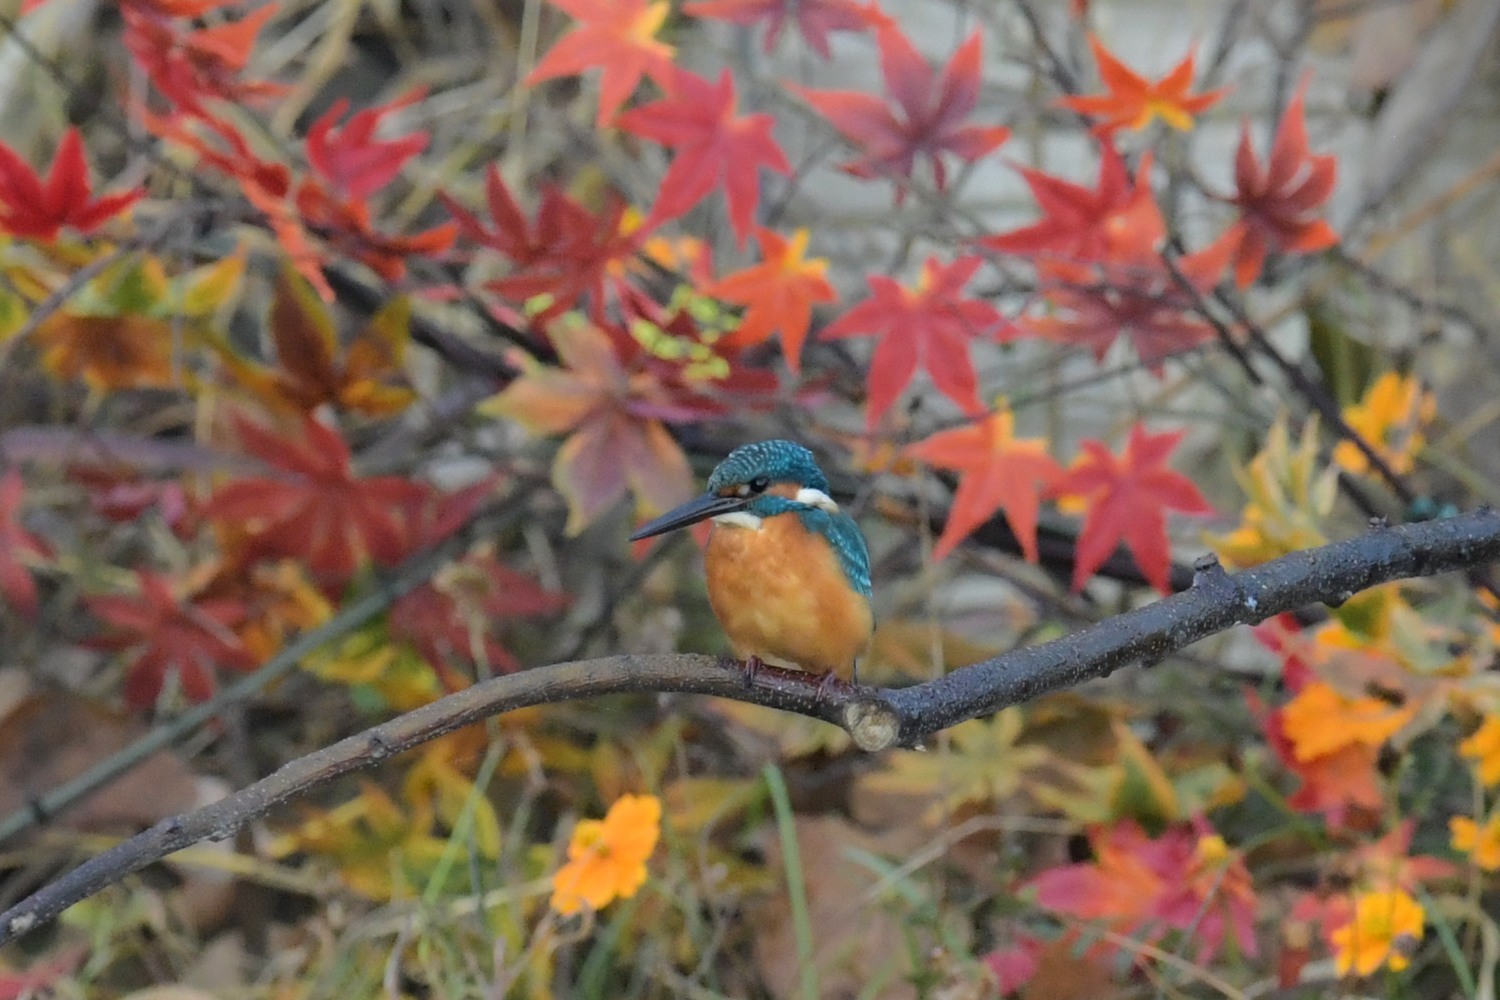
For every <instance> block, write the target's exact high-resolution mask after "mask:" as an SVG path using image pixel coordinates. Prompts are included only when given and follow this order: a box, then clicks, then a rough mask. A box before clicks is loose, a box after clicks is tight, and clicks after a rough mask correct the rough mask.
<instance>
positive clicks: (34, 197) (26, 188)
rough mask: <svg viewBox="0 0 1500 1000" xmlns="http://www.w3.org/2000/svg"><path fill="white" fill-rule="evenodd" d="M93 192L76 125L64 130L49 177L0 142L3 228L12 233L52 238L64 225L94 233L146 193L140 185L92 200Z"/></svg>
mask: <svg viewBox="0 0 1500 1000" xmlns="http://www.w3.org/2000/svg"><path fill="white" fill-rule="evenodd" d="M92 193H93V185H92V184H90V183H89V165H88V161H87V160H85V159H84V155H83V139H82V137H81V136H80V135H79V133H78V129H76V128H70V129H68V130H67V131H66V132H65V133H63V137H62V142H60V143H58V146H57V153H56V154H55V155H54V156H53V158H52V168H51V170H49V171H48V172H47V179H46V180H45V181H43V180H42V178H41V177H39V176H38V175H37V173H36V171H34V170H32V169H31V165H30V164H29V163H27V162H26V161H25V160H23V159H22V158H21V157H20V156H18V155H17V154H16V152H15V150H13V149H11V148H10V147H9V146H7V145H5V144H4V143H0V229H4V230H5V231H6V232H7V233H10V234H11V235H12V236H22V237H29V238H31V239H38V240H48V241H50V240H54V239H56V238H57V233H58V231H59V230H60V229H62V228H63V227H64V226H72V227H73V228H74V229H76V230H78V231H79V232H81V233H88V232H92V231H93V230H95V229H98V228H99V227H100V226H102V225H103V224H104V223H105V222H107V221H108V220H109V219H111V218H113V217H114V216H116V215H118V214H120V213H121V212H123V211H125V209H127V208H129V207H130V206H131V205H132V204H134V203H135V201H136V200H137V199H138V198H140V197H141V196H142V195H144V194H145V192H144V191H142V190H138V189H137V190H132V191H122V192H120V193H119V194H111V195H106V196H104V197H102V198H99V199H96V200H92V201H91V200H90V198H89V196H90V195H91V194H92Z"/></svg>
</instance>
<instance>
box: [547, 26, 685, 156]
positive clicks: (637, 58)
mask: <svg viewBox="0 0 1500 1000" xmlns="http://www.w3.org/2000/svg"><path fill="white" fill-rule="evenodd" d="M551 3H552V5H553V6H554V7H560V8H562V9H563V10H565V11H567V12H568V14H569V15H571V16H572V17H573V18H574V19H575V20H576V21H578V22H579V24H578V26H577V27H575V28H574V29H573V30H572V31H570V32H569V33H568V34H566V35H564V36H563V38H562V40H561V41H559V42H558V43H557V44H556V45H554V46H553V47H552V49H551V51H549V52H548V53H547V54H546V56H544V57H543V58H542V61H541V62H539V63H537V65H536V68H535V69H533V70H532V71H531V74H530V75H529V76H527V77H526V85H527V86H528V87H530V86H534V85H535V84H537V83H540V82H541V81H543V80H550V79H552V78H553V77H557V76H572V75H574V74H575V73H582V72H584V71H586V70H590V69H599V70H602V71H603V72H602V73H601V75H600V78H599V114H598V117H597V119H596V120H595V123H596V124H597V125H598V127H599V128H604V127H605V126H606V125H608V124H609V123H610V121H611V120H612V119H613V118H614V116H615V112H617V111H619V110H620V106H621V105H623V104H624V103H625V102H626V101H627V100H628V99H629V98H630V95H631V93H632V92H633V91H634V90H635V88H636V86H637V85H638V84H639V83H640V82H641V77H643V76H649V77H651V79H653V80H655V81H656V83H657V85H658V86H659V87H661V88H662V89H663V90H667V91H670V90H671V88H672V72H673V66H672V55H673V49H672V46H670V45H668V44H666V43H665V42H659V41H657V40H656V33H657V32H658V31H659V30H661V26H662V23H663V22H665V21H666V19H667V14H668V12H669V10H670V7H671V5H670V4H668V3H666V2H665V0H663V2H660V3H647V2H646V0H551Z"/></svg>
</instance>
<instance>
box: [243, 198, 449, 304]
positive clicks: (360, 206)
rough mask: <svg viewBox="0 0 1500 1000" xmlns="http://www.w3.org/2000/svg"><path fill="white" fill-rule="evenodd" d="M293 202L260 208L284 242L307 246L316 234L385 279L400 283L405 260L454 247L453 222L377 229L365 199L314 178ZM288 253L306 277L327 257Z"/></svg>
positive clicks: (323, 284)
mask: <svg viewBox="0 0 1500 1000" xmlns="http://www.w3.org/2000/svg"><path fill="white" fill-rule="evenodd" d="M293 201H294V203H295V207H296V212H295V213H290V212H287V211H285V210H284V209H283V210H278V209H277V208H274V207H271V206H265V207H263V208H262V210H264V211H266V213H267V219H268V221H269V222H270V223H271V227H272V228H273V229H274V230H275V231H276V233H277V235H278V236H281V237H284V239H283V246H296V245H299V244H301V245H304V246H306V245H307V243H308V240H307V237H306V235H305V234H306V233H308V232H311V233H315V234H316V235H317V237H318V238H319V239H321V240H322V241H323V242H324V243H326V244H327V245H328V247H329V248H331V249H332V250H333V251H334V252H335V253H336V254H347V255H348V256H350V257H353V258H354V259H355V260H357V261H359V262H360V263H362V264H364V265H365V266H366V267H368V268H369V269H370V270H372V271H374V272H375V273H376V274H378V275H380V276H381V277H382V278H384V279H385V280H386V281H388V282H393V283H394V282H397V281H400V280H401V279H402V277H404V276H405V274H406V262H407V260H409V259H410V258H412V257H430V256H433V255H436V254H440V253H442V252H443V251H444V250H447V249H448V248H449V247H450V246H452V245H453V240H454V238H455V237H456V236H457V235H458V227H457V226H456V225H454V224H453V223H451V222H446V223H442V224H441V225H437V226H433V227H432V228H431V229H424V230H422V231H421V232H419V233H411V234H409V235H406V234H400V233H385V232H381V231H379V230H377V229H376V228H375V225H374V222H373V220H372V218H371V210H370V206H369V204H368V203H366V202H363V201H356V200H353V199H351V198H344V197H339V196H338V195H337V194H335V193H334V192H333V191H330V190H329V189H328V188H327V187H325V186H324V185H323V183H322V182H321V181H320V180H318V179H317V178H315V177H306V178H304V179H303V180H302V183H301V184H299V185H298V186H297V190H296V193H295V194H294V196H293ZM257 207H262V206H260V205H257ZM268 209H269V210H268ZM290 256H291V259H292V262H293V264H294V265H295V266H296V267H297V270H298V271H299V272H301V273H302V274H303V275H304V276H306V275H307V273H308V271H309V270H314V271H315V270H318V269H319V268H320V267H321V264H322V259H323V257H324V256H325V255H324V254H319V253H312V254H310V255H308V254H307V253H306V252H304V254H303V255H301V256H298V255H290ZM309 280H312V279H309ZM312 284H313V286H314V287H315V288H317V289H318V290H319V291H320V292H321V293H323V297H324V298H325V299H330V298H331V297H332V296H331V295H329V294H328V292H327V290H326V289H327V284H326V282H325V281H323V280H322V279H321V278H319V279H318V280H312Z"/></svg>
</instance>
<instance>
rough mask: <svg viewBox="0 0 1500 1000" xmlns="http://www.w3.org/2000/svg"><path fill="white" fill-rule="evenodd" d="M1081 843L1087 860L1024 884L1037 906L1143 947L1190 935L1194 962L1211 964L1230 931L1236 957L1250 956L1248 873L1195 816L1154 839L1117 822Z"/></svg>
mask: <svg viewBox="0 0 1500 1000" xmlns="http://www.w3.org/2000/svg"><path fill="white" fill-rule="evenodd" d="M1089 843H1090V845H1091V846H1092V847H1093V850H1094V856H1095V857H1094V860H1092V861H1086V862H1082V863H1079V864H1072V865H1062V866H1060V867H1057V868H1053V869H1051V870H1049V871H1045V872H1043V873H1042V874H1041V875H1039V876H1037V878H1036V879H1034V880H1033V881H1032V882H1031V885H1030V888H1031V889H1032V890H1033V891H1035V893H1036V899H1037V902H1038V903H1040V904H1041V905H1042V906H1045V907H1047V908H1048V909H1051V910H1056V911H1057V912H1059V913H1067V914H1071V915H1073V916H1075V917H1083V918H1085V919H1089V920H1102V921H1104V922H1105V923H1106V924H1107V925H1108V926H1110V927H1112V928H1114V929H1115V930H1117V931H1119V932H1121V933H1123V934H1125V935H1128V936H1129V937H1132V938H1138V939H1140V940H1143V941H1146V942H1148V943H1149V942H1151V941H1155V940H1156V939H1157V938H1159V937H1160V936H1161V935H1162V934H1163V933H1165V932H1166V931H1167V930H1168V929H1169V928H1175V929H1177V930H1183V931H1190V932H1191V933H1192V935H1193V940H1194V942H1196V944H1197V946H1198V948H1197V954H1196V960H1197V961H1199V962H1207V961H1210V960H1212V959H1213V957H1214V955H1215V954H1217V953H1218V951H1219V949H1220V947H1221V946H1222V945H1223V942H1224V937H1225V934H1226V933H1231V932H1232V933H1233V934H1234V937H1235V941H1236V943H1237V944H1238V945H1239V948H1240V952H1241V953H1242V954H1244V955H1254V954H1255V953H1256V947H1257V945H1256V940H1255V908H1256V907H1255V890H1254V888H1253V886H1252V883H1251V879H1250V872H1249V870H1248V869H1247V868H1246V867H1245V862H1244V859H1243V858H1240V857H1238V856H1236V855H1233V854H1227V853H1226V852H1225V849H1224V847H1223V841H1222V840H1221V839H1220V838H1219V837H1218V835H1217V834H1215V833H1214V832H1213V829H1212V828H1211V827H1210V826H1209V825H1208V823H1207V821H1205V820H1203V819H1202V818H1201V817H1200V818H1198V819H1195V820H1194V821H1193V822H1192V824H1191V825H1189V824H1178V825H1175V826H1172V827H1169V828H1168V829H1167V830H1165V831H1164V832H1163V833H1162V835H1161V836H1159V837H1148V836H1147V835H1146V833H1145V831H1144V830H1142V829H1141V827H1140V825H1139V824H1138V823H1136V822H1135V820H1129V819H1127V820H1121V821H1119V822H1117V823H1115V824H1114V825H1113V826H1111V827H1099V828H1095V829H1093V830H1091V831H1090V832H1089ZM1215 844H1217V846H1212V845H1215ZM1205 845H1208V849H1207V850H1205ZM1221 854H1224V855H1225V856H1222V857H1221V856H1220V855H1221Z"/></svg>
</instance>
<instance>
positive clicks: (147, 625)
mask: <svg viewBox="0 0 1500 1000" xmlns="http://www.w3.org/2000/svg"><path fill="white" fill-rule="evenodd" d="M136 579H137V580H138V582H139V583H140V593H139V594H138V595H136V596H133V597H126V596H123V595H99V596H95V597H88V598H85V599H84V604H85V605H87V607H88V609H89V610H90V611H91V612H93V613H94V614H95V615H97V616H98V617H99V618H100V619H102V620H103V621H104V622H106V623H108V624H109V625H110V626H111V629H110V631H109V632H108V633H106V634H105V635H103V636H100V637H98V638H95V639H91V640H89V645H90V646H93V647H95V648H99V649H113V650H120V649H129V650H133V651H135V657H134V659H133V660H132V661H131V663H130V666H129V667H128V668H126V674H125V687H124V691H125V703H126V704H127V705H129V706H130V707H131V708H138V709H144V708H150V707H151V705H152V704H154V703H155V701H156V699H157V696H158V695H160V694H161V689H162V685H163V684H164V683H165V682H166V679H167V674H168V673H169V672H170V671H174V670H175V671H176V673H177V682H178V684H180V685H181V686H182V693H183V694H184V695H186V696H187V698H188V699H189V700H190V701H207V700H208V699H209V698H210V697H212V696H213V693H214V670H215V668H216V667H227V668H229V669H232V670H250V669H252V668H254V667H255V665H256V663H255V658H254V657H253V656H251V655H250V652H249V651H248V650H247V649H245V647H244V645H243V644H242V643H241V642H240V638H239V636H237V635H236V634H235V633H234V628H235V626H237V625H239V624H240V623H241V622H243V621H244V620H245V618H246V611H245V607H244V605H242V604H240V603H239V602H237V601H229V600H223V599H215V598H200V599H187V600H180V599H179V598H178V597H177V595H176V594H174V593H173V592H172V587H171V584H170V583H169V582H168V581H167V579H166V578H165V577H162V576H158V575H157V574H155V573H148V572H146V571H144V570H141V571H139V572H137V573H136Z"/></svg>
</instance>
